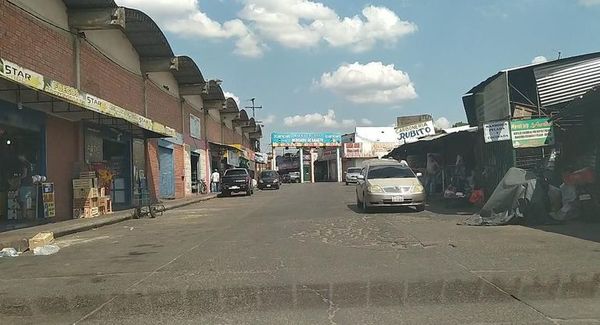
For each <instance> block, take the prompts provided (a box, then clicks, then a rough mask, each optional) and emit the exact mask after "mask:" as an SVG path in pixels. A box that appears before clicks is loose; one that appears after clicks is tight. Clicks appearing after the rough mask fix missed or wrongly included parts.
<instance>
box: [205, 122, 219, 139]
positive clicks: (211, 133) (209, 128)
mask: <svg viewBox="0 0 600 325" xmlns="http://www.w3.org/2000/svg"><path fill="white" fill-rule="evenodd" d="M205 124H206V137H207V138H208V141H211V142H216V143H221V142H222V141H221V140H222V139H221V123H220V122H219V121H215V120H214V119H213V118H212V116H210V115H207V116H206V123H205Z"/></svg>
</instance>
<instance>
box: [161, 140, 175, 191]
mask: <svg viewBox="0 0 600 325" xmlns="http://www.w3.org/2000/svg"><path fill="white" fill-rule="evenodd" d="M158 164H159V170H160V196H161V197H164V198H172V197H174V196H175V186H174V183H173V177H174V176H173V149H170V148H165V147H163V146H159V147H158Z"/></svg>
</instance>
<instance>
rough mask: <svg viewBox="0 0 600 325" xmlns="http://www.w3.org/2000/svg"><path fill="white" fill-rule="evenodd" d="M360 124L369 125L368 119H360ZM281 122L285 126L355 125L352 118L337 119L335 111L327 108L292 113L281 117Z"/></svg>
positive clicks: (326, 126)
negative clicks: (318, 110) (304, 112)
mask: <svg viewBox="0 0 600 325" xmlns="http://www.w3.org/2000/svg"><path fill="white" fill-rule="evenodd" d="M360 123H361V124H364V125H371V124H373V122H371V121H370V120H368V119H365V118H363V119H361V120H360ZM283 124H284V125H286V126H309V127H314V128H350V127H355V126H356V125H357V122H356V120H354V119H342V120H341V121H338V120H337V119H336V117H335V111H334V110H332V109H330V110H327V113H326V114H321V113H311V114H305V115H294V116H287V117H284V118H283Z"/></svg>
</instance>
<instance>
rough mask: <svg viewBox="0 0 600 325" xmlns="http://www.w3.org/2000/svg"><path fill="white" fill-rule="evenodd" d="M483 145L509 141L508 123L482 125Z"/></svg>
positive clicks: (498, 122)
mask: <svg viewBox="0 0 600 325" xmlns="http://www.w3.org/2000/svg"><path fill="white" fill-rule="evenodd" d="M483 139H484V140H485V143H490V142H496V141H505V140H510V124H509V122H508V121H497V122H490V123H485V124H483Z"/></svg>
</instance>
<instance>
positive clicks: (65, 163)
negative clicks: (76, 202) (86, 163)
mask: <svg viewBox="0 0 600 325" xmlns="http://www.w3.org/2000/svg"><path fill="white" fill-rule="evenodd" d="M78 139H79V126H78V124H76V123H72V122H69V121H66V120H62V119H59V118H57V117H53V116H51V115H48V119H47V125H46V157H47V158H46V167H47V170H48V172H47V174H48V175H47V176H48V180H49V181H51V182H54V190H55V193H56V194H55V203H56V219H55V220H57V221H60V220H67V219H71V218H72V217H73V215H72V214H73V211H72V210H71V208H72V202H71V200H72V197H73V189H72V187H73V185H72V183H71V179H72V178H73V166H74V164H75V162H76V161H77V160H78V152H79V151H78V144H79V141H78Z"/></svg>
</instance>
